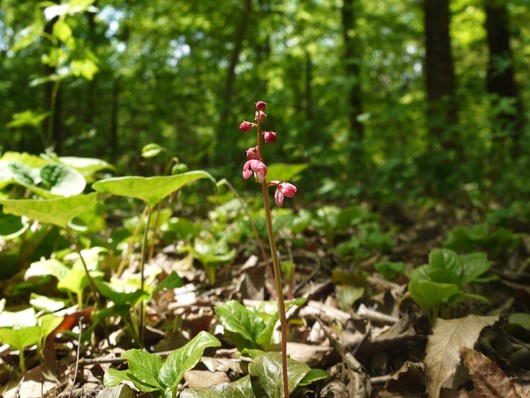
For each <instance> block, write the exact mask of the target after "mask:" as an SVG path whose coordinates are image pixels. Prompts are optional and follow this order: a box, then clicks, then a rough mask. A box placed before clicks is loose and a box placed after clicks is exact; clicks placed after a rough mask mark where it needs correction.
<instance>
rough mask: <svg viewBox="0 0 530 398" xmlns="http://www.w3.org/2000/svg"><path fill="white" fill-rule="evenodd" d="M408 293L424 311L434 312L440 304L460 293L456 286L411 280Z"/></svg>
mask: <svg viewBox="0 0 530 398" xmlns="http://www.w3.org/2000/svg"><path fill="white" fill-rule="evenodd" d="M409 291H410V295H411V296H412V298H413V300H414V301H415V302H416V303H418V305H419V306H420V307H422V308H423V309H424V310H426V311H436V310H437V309H438V308H440V306H441V305H442V304H447V303H448V302H449V300H450V298H451V297H452V296H454V295H456V294H458V293H459V292H460V288H459V287H458V286H457V285H454V284H450V283H437V282H431V281H426V280H412V281H410V283H409Z"/></svg>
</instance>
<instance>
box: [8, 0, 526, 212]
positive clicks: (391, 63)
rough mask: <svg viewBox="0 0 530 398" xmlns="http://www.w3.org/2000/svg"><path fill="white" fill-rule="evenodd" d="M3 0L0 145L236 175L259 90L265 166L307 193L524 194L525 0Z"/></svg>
mask: <svg viewBox="0 0 530 398" xmlns="http://www.w3.org/2000/svg"><path fill="white" fill-rule="evenodd" d="M0 4H1V8H0V56H1V58H0V76H1V78H0V103H1V104H2V106H1V107H0V151H2V152H5V151H26V152H30V153H37V154H38V153H42V152H44V151H46V150H52V151H54V152H56V153H58V154H60V155H62V156H66V155H68V156H86V157H98V158H104V159H106V160H108V161H111V162H112V163H114V164H116V165H117V166H118V167H121V168H122V170H126V172H127V173H131V174H134V173H142V174H152V173H153V170H148V169H147V168H146V167H143V166H142V164H141V162H140V155H139V154H140V151H141V148H142V147H143V146H144V145H146V144H148V143H150V142H156V143H158V144H161V145H163V146H164V147H166V148H168V152H169V153H170V154H174V155H176V156H178V158H179V159H180V160H181V161H182V162H185V163H187V164H188V165H190V167H191V168H206V169H207V170H208V171H210V172H211V173H212V174H213V175H214V176H216V177H227V178H229V179H231V180H232V179H233V180H234V181H239V176H240V167H241V163H242V159H244V156H243V152H242V148H245V142H246V137H244V136H243V134H241V133H240V132H239V131H238V128H237V127H238V125H239V123H240V122H241V121H242V120H243V119H249V118H250V117H251V116H252V115H249V114H248V109H249V107H250V108H251V107H252V104H253V103H254V102H256V101H257V100H259V99H263V100H265V101H267V103H268V104H269V105H270V106H271V107H274V115H273V117H271V118H269V120H268V127H269V128H271V129H273V130H274V131H276V132H277V133H278V137H279V140H281V144H282V145H280V146H278V147H277V149H276V150H275V151H274V153H272V152H271V154H270V155H268V156H270V159H269V162H274V161H279V160H280V159H281V160H282V161H285V159H288V160H287V161H288V162H289V163H308V164H309V165H310V167H309V168H308V169H307V170H306V171H305V172H304V174H303V175H304V179H303V181H299V182H298V184H297V185H300V186H302V189H301V191H302V192H304V195H303V196H304V197H305V198H307V199H311V198H312V197H315V198H317V197H318V198H320V199H323V200H328V199H329V200H333V199H340V198H348V197H349V196H353V195H355V196H360V197H364V198H373V199H377V200H378V201H381V202H384V203H390V202H394V201H403V200H413V199H416V200H417V199H418V198H423V199H424V198H437V199H439V198H449V199H450V200H451V201H459V200H461V201H464V203H465V202H466V201H470V200H471V201H473V202H474V203H484V202H487V201H489V200H497V201H501V202H505V204H506V203H509V202H510V201H512V200H514V199H517V198H519V197H521V196H523V195H525V194H526V195H527V194H528V193H529V191H530V184H528V179H527V178H526V176H527V175H528V170H529V167H530V154H529V151H528V149H529V148H530V133H529V128H528V119H529V117H528V109H529V105H528V104H529V103H530V102H529V101H530V79H529V68H528V65H529V61H530V12H529V10H530V2H529V1H528V0H452V1H449V0H424V1H420V0H384V1H369V0H288V1H285V0H224V1H189V0H149V1H147V0H114V1H106V0H70V1H66V0H63V1H62V2H60V3H59V2H57V4H55V3H54V2H51V1H47V2H31V1H23V2H21V1H18V0H2V1H1V2H0ZM238 183H239V182H238ZM523 197H524V196H523ZM423 199H422V200H423Z"/></svg>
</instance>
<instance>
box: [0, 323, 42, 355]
mask: <svg viewBox="0 0 530 398" xmlns="http://www.w3.org/2000/svg"><path fill="white" fill-rule="evenodd" d="M40 337H41V328H40V327H39V326H29V327H25V328H19V329H7V328H0V342H2V343H3V344H8V345H9V346H11V347H12V348H14V349H15V350H23V349H24V348H26V347H29V346H31V345H33V344H37V343H38V342H39V340H40Z"/></svg>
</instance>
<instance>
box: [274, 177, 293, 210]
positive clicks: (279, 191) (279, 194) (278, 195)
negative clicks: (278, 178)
mask: <svg viewBox="0 0 530 398" xmlns="http://www.w3.org/2000/svg"><path fill="white" fill-rule="evenodd" d="M295 194H296V187H295V186H294V185H293V184H290V183H288V182H282V183H280V184H278V185H277V187H276V192H274V201H275V202H276V204H277V205H278V206H280V207H282V206H283V199H284V198H285V196H287V197H288V198H292V197H293V196H294V195H295Z"/></svg>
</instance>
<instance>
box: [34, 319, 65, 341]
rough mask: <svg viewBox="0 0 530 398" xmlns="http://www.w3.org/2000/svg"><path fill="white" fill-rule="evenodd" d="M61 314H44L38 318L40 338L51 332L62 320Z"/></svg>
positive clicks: (44, 337)
mask: <svg viewBox="0 0 530 398" xmlns="http://www.w3.org/2000/svg"><path fill="white" fill-rule="evenodd" d="M63 319H64V318H63V317H62V316H55V315H52V314H46V315H43V316H42V317H40V318H39V324H40V328H41V339H46V337H48V335H49V334H50V333H51V332H53V331H54V330H55V329H56V328H57V327H58V326H59V325H60V324H61V323H62V322H63Z"/></svg>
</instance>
